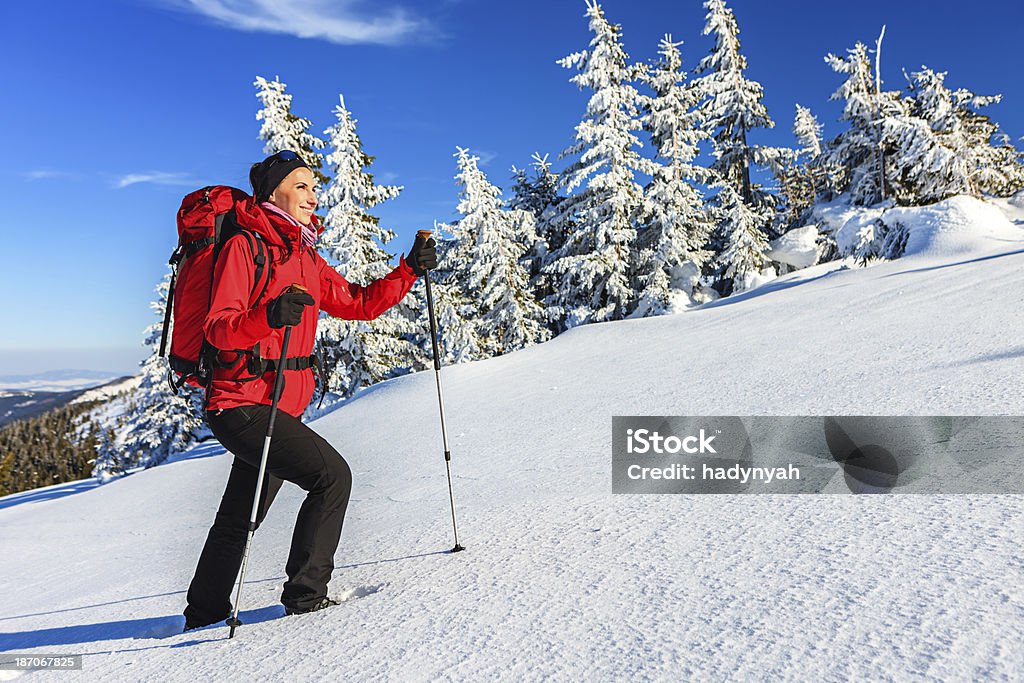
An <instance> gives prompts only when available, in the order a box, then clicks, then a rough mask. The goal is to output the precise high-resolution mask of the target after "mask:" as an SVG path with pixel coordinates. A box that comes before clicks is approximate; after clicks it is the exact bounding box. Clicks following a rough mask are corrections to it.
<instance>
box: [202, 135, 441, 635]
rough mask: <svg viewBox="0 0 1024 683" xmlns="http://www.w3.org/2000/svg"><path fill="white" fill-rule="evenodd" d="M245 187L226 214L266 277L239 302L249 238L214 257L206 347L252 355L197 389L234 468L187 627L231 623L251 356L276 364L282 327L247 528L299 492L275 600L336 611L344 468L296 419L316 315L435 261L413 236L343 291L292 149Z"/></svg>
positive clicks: (259, 427)
mask: <svg viewBox="0 0 1024 683" xmlns="http://www.w3.org/2000/svg"><path fill="white" fill-rule="evenodd" d="M249 180H250V182H251V183H252V188H253V199H252V200H247V201H244V202H240V203H238V204H237V205H236V207H235V211H236V215H237V219H238V222H239V224H240V225H245V226H246V228H247V229H248V230H250V231H251V232H258V233H259V236H260V237H261V238H263V240H264V241H265V243H266V245H267V248H268V251H269V256H268V259H270V260H272V265H271V268H270V273H271V275H270V282H269V285H268V287H267V289H266V292H265V294H264V295H263V297H261V298H260V300H259V301H257V302H256V304H255V305H253V306H250V305H249V299H250V296H251V291H252V287H253V279H254V277H255V270H256V266H255V264H254V262H253V257H252V253H251V247H250V246H249V244H248V241H247V240H246V239H244V238H243V237H234V238H231V239H229V240H228V241H227V242H226V243H225V245H224V247H223V251H222V253H221V254H220V255H219V256H218V257H217V261H216V266H215V270H214V277H213V293H212V300H211V306H210V313H209V316H208V317H207V319H206V323H205V325H204V332H205V334H206V340H207V341H208V342H209V343H210V344H211V345H212V346H214V347H215V348H217V349H257V350H258V358H255V360H254V358H253V356H254V355H255V354H253V353H251V352H248V351H247V352H242V351H220V352H219V357H218V361H219V362H218V363H217V366H218V367H216V368H215V369H214V374H213V379H212V381H211V382H210V385H209V388H208V394H207V404H206V419H207V422H208V423H209V425H210V429H211V430H212V431H213V434H214V436H216V437H217V439H218V440H219V441H220V443H221V444H222V445H223V446H224V447H225V448H226V449H227V450H228V451H230V452H231V453H232V454H233V455H234V461H233V462H232V464H231V472H230V474H229V475H228V482H227V486H226V488H225V490H224V496H223V498H222V499H221V502H220V508H219V509H218V511H217V516H216V518H215V519H214V522H213V526H212V527H211V528H210V532H209V535H208V536H207V539H206V545H205V546H204V547H203V551H202V554H201V555H200V557H199V563H198V566H197V567H196V572H195V576H194V577H193V578H192V582H191V584H190V585H189V589H188V598H187V599H188V606H187V607H186V608H185V630H186V631H188V630H191V629H194V628H199V627H201V626H206V625H208V624H213V623H216V622H219V621H223V620H225V619H226V618H227V617H229V616H230V615H231V589H232V587H233V585H234V582H235V578H236V577H237V576H238V571H239V567H240V566H241V563H242V554H243V551H244V548H245V542H246V537H247V535H248V528H249V516H250V514H251V512H252V506H253V497H254V495H255V493H256V478H257V476H258V474H259V466H260V459H261V456H262V451H263V442H264V439H265V436H266V433H267V426H268V422H269V419H270V404H271V394H272V388H273V383H274V372H273V371H265V372H262V373H260V372H259V371H260V370H263V369H264V368H265V366H264V365H262V363H263V362H264V361H262V360H261V359H267V358H271V359H277V358H279V356H280V353H281V343H282V340H283V338H284V332H285V328H286V327H292V328H293V331H292V335H291V338H290V341H289V349H288V353H289V356H294V358H289V361H288V363H286V366H285V367H286V369H285V370H284V371H283V372H284V380H285V381H284V389H283V390H282V392H281V397H280V401H279V404H278V414H277V417H276V418H275V420H276V422H275V425H274V438H273V440H272V442H271V446H270V451H269V454H268V458H267V472H266V477H265V479H264V482H263V487H262V492H261V496H260V505H259V509H258V513H257V521H256V524H257V525H259V523H260V522H261V521H262V520H263V518H264V516H265V515H266V512H267V509H268V508H269V507H270V504H271V503H272V502H273V500H274V496H275V495H276V494H277V492H278V490H279V489H280V488H281V483H282V482H284V481H290V482H292V483H294V484H297V485H298V486H300V487H302V489H303V490H305V491H306V499H305V501H303V503H302V506H301V507H300V508H299V514H298V517H297V518H296V520H295V530H294V532H293V534H292V541H291V548H290V550H289V553H288V562H287V564H286V565H285V572H286V573H287V575H288V580H287V581H286V582H285V584H284V590H283V592H282V593H281V602H282V603H283V604H284V607H285V612H286V613H287V614H302V613H305V612H313V611H316V610H320V609H323V608H325V607H330V606H331V605H336V604H338V603H337V602H336V601H334V600H332V599H331V598H329V597H327V582H328V581H330V579H331V572H332V571H333V570H334V552H335V550H336V549H337V547H338V541H339V540H340V538H341V526H342V522H343V521H344V518H345V509H346V507H347V506H348V499H349V493H350V491H351V488H352V472H351V470H350V469H349V466H348V464H347V463H346V462H345V459H344V458H342V457H341V455H340V454H339V453H338V451H336V450H335V449H334V447H333V446H331V444H329V443H328V442H327V441H326V440H324V439H323V438H322V437H321V436H320V435H318V434H317V433H316V432H314V431H313V430H312V429H310V428H309V427H307V426H306V425H304V424H303V423H302V421H301V420H300V419H299V418H300V416H301V415H302V413H303V411H304V410H305V408H306V406H307V405H308V403H309V401H310V398H312V395H313V390H314V384H315V381H314V377H313V370H312V368H311V367H310V364H311V363H310V362H309V361H310V358H309V357H310V354H312V352H313V343H314V340H315V338H316V324H317V319H318V317H319V312H320V311H321V310H324V311H326V312H327V313H329V314H330V315H333V316H337V317H340V318H345V319H349V320H371V319H373V318H376V317H377V316H379V315H380V314H381V313H383V312H384V311H386V310H387V309H388V308H390V307H391V306H394V305H395V304H396V303H398V302H399V301H401V300H402V298H403V297H405V295H406V294H407V293H408V292H409V289H410V288H411V287H412V285H413V283H414V282H415V281H416V277H417V276H422V275H423V274H424V273H425V272H426V271H427V270H428V269H430V268H434V267H436V265H437V256H436V252H435V245H434V240H432V239H430V240H424V239H423V238H422V237H417V239H416V241H415V243H414V244H413V246H412V249H410V251H409V253H408V254H407V255H406V256H405V257H404V258H400V259H399V263H398V267H397V268H395V269H394V270H392V271H391V272H390V273H388V274H387V275H386V276H384V277H383V278H381V279H379V280H376V281H374V282H372V283H370V284H369V285H367V286H365V287H361V286H359V285H355V284H351V283H349V282H347V281H346V280H345V278H343V277H342V276H341V275H339V274H338V272H337V271H335V270H334V268H332V267H331V266H330V265H328V264H327V262H326V261H324V259H323V258H322V257H321V256H320V255H319V254H318V253H317V251H316V249H315V248H313V244H314V242H315V241H316V237H317V233H318V229H319V224H318V221H317V219H316V217H315V216H314V215H313V210H314V209H315V208H316V204H317V200H316V179H315V178H314V176H313V173H312V171H311V170H310V169H309V167H308V166H307V165H306V164H305V163H304V162H303V161H302V159H301V158H299V156H298V155H297V154H296V153H295V152H291V151H283V152H278V153H277V154H274V155H272V156H270V157H268V158H266V159H264V160H263V161H261V162H259V163H256V164H253V166H252V169H251V170H250V172H249ZM293 285H298V287H295V286H293ZM257 345H258V346H257ZM292 349H294V354H293V353H292ZM235 360H238V361H240V362H234V363H233V361H235ZM303 361H304V362H303ZM254 362H255V364H256V367H258V370H254ZM232 363H233V364H232Z"/></svg>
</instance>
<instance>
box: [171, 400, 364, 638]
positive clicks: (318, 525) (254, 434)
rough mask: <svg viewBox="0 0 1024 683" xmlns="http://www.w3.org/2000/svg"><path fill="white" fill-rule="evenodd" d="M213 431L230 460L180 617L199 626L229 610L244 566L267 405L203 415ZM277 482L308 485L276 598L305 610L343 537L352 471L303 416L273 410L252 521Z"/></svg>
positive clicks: (318, 593)
mask: <svg viewBox="0 0 1024 683" xmlns="http://www.w3.org/2000/svg"><path fill="white" fill-rule="evenodd" d="M206 418H207V421H208V422H209V424H210V428H211V429H212V430H213V434H214V436H216V437H217V439H218V440H219V441H220V442H221V444H222V445H223V446H224V447H225V448H226V449H227V450H228V451H230V452H231V453H233V454H234V456H235V459H234V462H232V464H231V473H230V475H229V476H228V483H227V487H226V488H225V489H224V496H223V498H221V501H220V509H219V510H218V511H217V516H216V518H215V519H214V522H213V526H212V527H211V528H210V533H209V535H208V536H207V537H206V545H205V546H204V547H203V552H202V554H201V555H200V556H199V564H198V566H197V567H196V573H195V576H194V577H193V578H192V583H191V584H190V585H189V588H188V607H186V608H185V618H186V620H187V621H188V623H190V624H196V625H203V624H209V623H214V622H216V621H221V620H223V619H226V618H227V617H228V616H230V615H231V591H232V588H233V587H234V585H235V580H236V578H237V577H238V570H239V568H240V567H241V565H242V554H243V552H244V551H245V539H246V535H247V533H248V529H249V516H250V515H251V514H252V503H253V497H254V496H255V495H256V479H257V477H258V476H259V466H260V456H261V455H262V453H263V442H264V440H265V438H266V434H267V424H268V422H269V420H270V406H264V405H252V406H240V407H238V408H231V409H229V410H224V411H211V412H208V413H207V414H206ZM283 481H290V482H292V483H294V484H297V485H298V486H300V487H301V488H302V489H303V490H305V491H306V500H305V501H303V503H302V507H300V508H299V515H298V518H297V519H296V521H295V530H294V532H293V534H292V543H291V550H290V551H289V554H288V562H287V564H286V565H285V573H287V575H288V580H287V581H286V582H285V584H284V591H283V592H282V594H281V602H282V603H284V605H285V607H290V608H293V609H298V610H304V609H308V608H310V607H312V606H313V605H315V604H316V603H317V602H319V601H320V599H322V598H323V597H324V596H325V595H327V582H328V581H330V579H331V572H333V571H334V551H335V550H337V548H338V541H339V540H340V538H341V525H342V522H343V521H344V519H345V509H346V508H347V507H348V499H349V494H350V493H351V490H352V471H351V470H350V469H349V466H348V463H346V462H345V460H344V458H342V457H341V455H340V454H339V453H338V452H337V451H336V450H334V448H333V447H332V446H331V445H330V444H329V443H327V441H325V440H324V439H323V437H321V436H320V435H319V434H317V433H316V432H314V431H313V430H312V429H310V428H309V427H307V426H306V425H304V424H302V421H301V420H299V419H297V418H294V417H292V416H291V415H288V414H287V413H285V412H282V411H280V410H279V411H278V412H277V417H276V420H275V422H274V438H273V440H272V441H271V445H270V453H269V454H268V456H267V471H266V476H265V479H264V482H263V489H262V492H261V495H260V507H259V510H258V513H257V517H256V525H257V527H258V526H259V524H260V522H262V521H263V518H264V517H265V516H266V514H267V510H268V509H269V508H270V504H271V503H272V502H273V501H274V496H276V495H277V492H278V490H280V488H281V483H282V482H283Z"/></svg>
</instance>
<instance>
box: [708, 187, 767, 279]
mask: <svg viewBox="0 0 1024 683" xmlns="http://www.w3.org/2000/svg"><path fill="white" fill-rule="evenodd" d="M717 201H718V203H719V206H720V210H721V212H722V218H721V222H720V223H719V228H718V229H719V231H720V235H721V241H722V244H723V249H722V251H721V253H719V254H718V255H717V256H716V257H715V262H716V265H717V266H718V267H719V269H720V272H721V278H723V279H724V280H725V281H727V282H731V287H728V288H727V289H728V290H730V291H731V292H733V293H738V292H742V291H743V290H745V289H748V288H749V287H750V285H751V282H752V281H753V279H754V278H755V277H756V276H757V275H759V274H760V273H761V269H762V268H764V266H765V265H766V264H767V262H768V257H767V256H766V255H765V254H766V252H767V251H768V240H767V238H766V237H765V234H764V231H763V230H762V229H761V226H763V225H764V224H765V222H766V221H767V218H768V217H767V216H766V215H765V214H766V213H767V211H768V210H767V209H756V208H753V207H751V206H750V205H749V204H747V202H745V201H743V197H741V196H740V194H739V192H737V191H736V189H735V188H733V186H732V185H731V184H729V183H723V184H722V189H721V191H720V192H719V194H718V198H717Z"/></svg>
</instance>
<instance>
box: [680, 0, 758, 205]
mask: <svg viewBox="0 0 1024 683" xmlns="http://www.w3.org/2000/svg"><path fill="white" fill-rule="evenodd" d="M704 7H705V8H706V9H707V10H708V13H707V17H706V19H707V23H706V24H705V26H704V35H709V34H714V36H715V46H714V47H713V48H711V54H709V55H708V56H706V57H704V59H702V60H701V61H700V64H698V66H697V70H696V73H698V74H702V75H701V76H700V77H699V78H697V79H696V80H695V81H694V82H693V86H694V87H695V88H697V89H698V91H699V92H700V94H701V96H702V98H703V100H704V101H703V104H702V105H701V109H702V113H703V116H704V120H705V121H706V125H707V127H708V129H709V130H710V131H712V132H713V138H714V143H715V149H714V154H715V161H714V163H713V164H712V165H711V168H712V169H713V170H714V171H716V172H717V173H718V175H719V176H721V177H722V178H723V179H724V180H725V181H726V182H728V183H729V184H731V185H732V186H733V188H735V189H736V191H737V192H739V193H740V196H741V197H742V198H743V201H745V202H747V203H748V204H751V205H755V206H763V205H764V204H765V203H767V202H768V201H769V199H770V198H768V197H767V196H766V195H765V193H764V192H762V191H761V190H760V189H759V188H757V187H755V186H754V185H753V184H752V183H751V180H750V167H751V166H752V165H753V164H754V163H755V161H756V160H757V150H756V148H755V147H753V146H752V145H750V143H749V142H748V140H747V135H748V134H749V133H750V132H751V131H753V130H756V129H758V128H773V127H774V126H775V122H774V121H772V120H771V118H770V117H769V116H768V110H767V109H766V108H765V106H764V104H762V102H761V98H762V97H763V95H764V88H762V87H761V84H760V83H758V82H756V81H752V80H750V79H748V78H747V77H746V75H745V73H744V72H745V71H746V69H747V59H746V57H744V56H743V55H742V54H740V39H739V33H740V29H739V24H738V23H737V22H736V16H735V15H734V14H733V12H732V10H731V9H729V8H728V7H726V5H725V1H724V0H706V1H705V3H704Z"/></svg>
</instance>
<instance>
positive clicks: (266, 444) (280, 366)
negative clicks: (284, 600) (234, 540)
mask: <svg viewBox="0 0 1024 683" xmlns="http://www.w3.org/2000/svg"><path fill="white" fill-rule="evenodd" d="M299 290H301V291H305V289H304V288H302V287H300V286H298V285H292V286H291V287H289V288H288V291H299ZM291 336H292V328H291V326H289V327H286V328H284V341H282V342H281V360H280V361H278V363H277V368H276V369H275V372H274V391H273V394H272V398H271V401H270V422H269V424H267V435H266V437H265V438H264V439H263V455H262V456H260V473H259V475H258V476H257V477H256V496H255V497H254V498H253V501H252V513H251V514H250V515H249V535H248V536H246V538H245V553H244V554H243V555H242V568H241V570H240V571H239V572H238V588H237V590H236V591H235V609H234V611H233V612H232V613H231V619H229V620H228V625H229V626H230V627H231V632H230V633H228V638H234V637H235V628H237V627H238V626H241V625H242V622H240V621H239V620H238V603H239V602H240V601H241V599H242V583H243V582H244V581H245V565H246V564H248V562H249V548H250V547H251V546H252V536H253V534H254V533H256V517H257V515H258V514H259V509H260V494H261V493H263V477H264V475H265V474H266V471H267V456H268V455H269V454H270V440H271V439H272V438H273V436H274V418H276V417H277V401H278V399H280V398H281V389H282V387H283V386H284V366H285V363H286V361H287V360H288V341H289V340H290V339H291Z"/></svg>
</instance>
